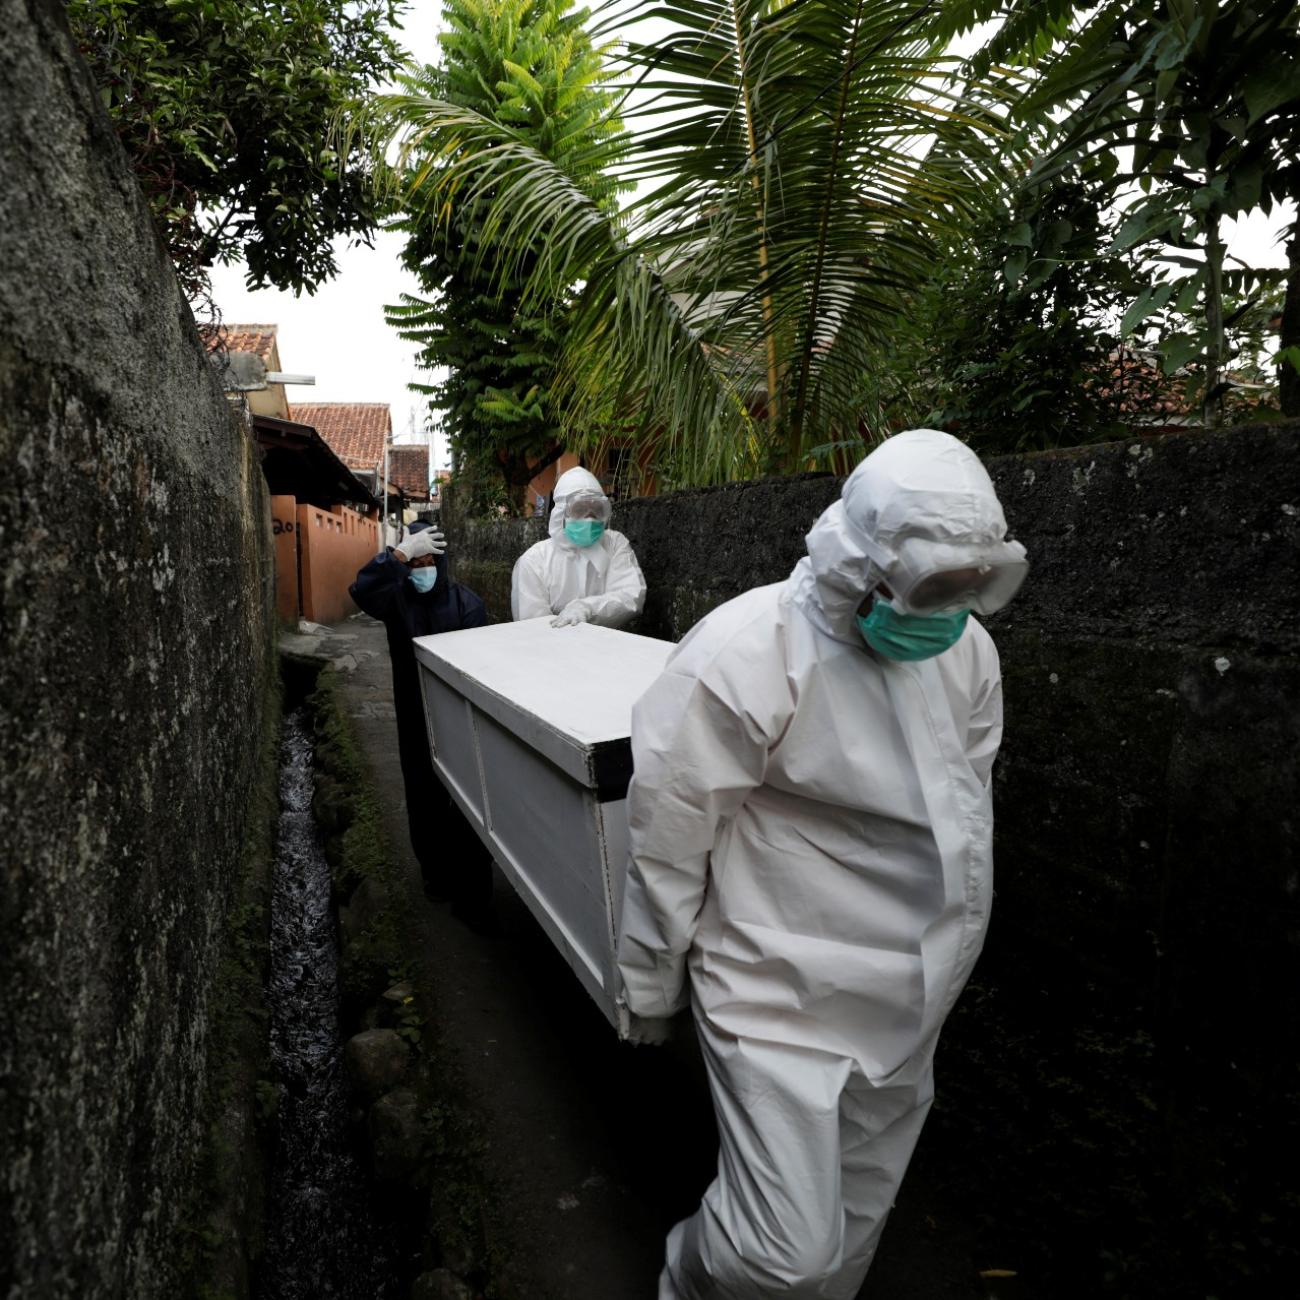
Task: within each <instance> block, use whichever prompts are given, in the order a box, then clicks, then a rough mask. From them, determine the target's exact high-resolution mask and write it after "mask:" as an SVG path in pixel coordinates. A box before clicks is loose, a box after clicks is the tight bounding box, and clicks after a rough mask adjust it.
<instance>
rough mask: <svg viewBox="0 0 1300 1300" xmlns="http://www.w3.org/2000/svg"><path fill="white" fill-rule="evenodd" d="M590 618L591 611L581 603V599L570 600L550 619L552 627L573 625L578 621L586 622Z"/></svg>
mask: <svg viewBox="0 0 1300 1300" xmlns="http://www.w3.org/2000/svg"><path fill="white" fill-rule="evenodd" d="M590 619H591V611H590V610H589V609H588V608H587V607H586V605H584V604H583V603H582V601H581V600H571V601H569V603H568V604H567V605H565V607H564V608H563V609H562V610H560V612H559V613H558V614H557V615H556V616H555V617H554V618H553V619H551V626H552V627H574V626H576V625H577V624H578V623H586V622H588V621H589V620H590Z"/></svg>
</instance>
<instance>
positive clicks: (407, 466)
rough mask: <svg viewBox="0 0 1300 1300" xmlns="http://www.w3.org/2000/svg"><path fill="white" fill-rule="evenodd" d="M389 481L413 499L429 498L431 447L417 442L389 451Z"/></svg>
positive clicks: (423, 499)
mask: <svg viewBox="0 0 1300 1300" xmlns="http://www.w3.org/2000/svg"><path fill="white" fill-rule="evenodd" d="M388 480H389V482H390V483H391V484H392V485H394V486H395V487H397V488H400V489H401V491H402V492H403V493H404V494H405V495H406V496H407V497H408V498H410V499H412V500H417V499H418V500H420V501H427V500H428V499H429V448H428V447H427V446H426V445H422V444H417V445H415V446H410V447H394V448H393V449H392V450H391V451H390V452H389V453H388Z"/></svg>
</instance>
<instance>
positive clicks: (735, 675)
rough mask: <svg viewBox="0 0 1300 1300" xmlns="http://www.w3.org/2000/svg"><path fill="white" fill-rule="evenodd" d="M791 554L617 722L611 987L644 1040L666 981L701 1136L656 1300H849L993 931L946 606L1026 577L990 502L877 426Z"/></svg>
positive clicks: (964, 697)
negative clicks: (697, 1181)
mask: <svg viewBox="0 0 1300 1300" xmlns="http://www.w3.org/2000/svg"><path fill="white" fill-rule="evenodd" d="M807 547H808V554H807V557H806V558H805V559H802V560H800V562H799V564H798V565H797V566H796V568H795V569H794V572H793V573H792V574H791V576H790V578H789V579H788V580H787V581H786V582H784V583H778V584H775V585H773V586H769V587H760V588H757V589H756V590H754V591H750V592H747V593H746V594H745V595H743V596H740V597H738V598H737V599H735V600H732V601H729V602H728V603H727V604H725V605H722V606H721V607H720V608H718V609H716V610H714V611H713V612H712V613H711V614H709V615H708V616H707V617H706V618H704V619H703V620H702V621H701V622H700V623H699V624H697V626H696V627H695V628H693V629H692V631H691V632H690V633H689V635H688V636H687V637H686V638H685V639H684V640H683V641H682V642H681V644H680V645H679V646H678V647H677V649H676V650H675V651H674V652H673V655H672V656H671V658H670V659H669V660H668V663H667V665H666V667H665V670H664V672H663V674H662V676H661V677H659V678H658V679H657V681H656V682H655V683H654V684H653V685H652V686H651V687H650V689H649V690H648V691H647V692H646V693H645V694H644V695H643V696H642V697H641V699H640V700H639V701H638V702H637V704H636V706H635V708H634V710H633V715H632V752H633V766H634V773H635V775H634V777H633V780H632V785H631V788H630V790H629V793H628V822H629V828H630V832H631V850H630V857H629V870H628V880H627V888H626V893H625V897H624V905H623V913H622V925H621V929H620V935H619V950H618V956H619V969H620V972H621V974H622V979H623V983H624V993H623V996H624V998H625V999H626V1003H627V1006H628V1009H629V1010H630V1011H631V1012H632V1013H633V1014H634V1016H635V1017H636V1018H637V1019H636V1020H634V1021H633V1031H634V1032H633V1035H632V1036H633V1037H634V1038H637V1037H640V1038H642V1039H643V1040H649V1041H654V1039H655V1038H656V1037H657V1035H656V1034H655V1033H654V1028H655V1021H654V1018H662V1017H668V1016H671V1015H672V1014H673V1013H674V1012H676V1011H677V1010H678V1009H679V1008H680V1007H682V1006H683V1005H685V1002H686V1000H687V993H686V986H687V982H688V981H687V975H688V974H689V987H690V991H691V993H692V994H693V997H692V999H691V1001H692V1003H693V1007H694V1012H695V1019H696V1026H697V1030H698V1033H699V1038H700V1042H701V1045H702V1049H703V1054H704V1059H705V1063H706V1066H707V1069H708V1075H709V1081H710V1089H711V1092H712V1096H713V1103H714V1107H715V1109H716V1112H717V1119H718V1129H719V1133H720V1137H721V1152H720V1156H719V1163H718V1174H717V1177H716V1179H715V1180H714V1182H713V1183H712V1184H711V1186H710V1187H709V1189H708V1191H707V1192H706V1193H705V1195H704V1198H703V1201H702V1203H701V1205H700V1208H699V1209H698V1210H697V1211H696V1213H695V1214H694V1215H693V1216H692V1217H691V1218H689V1219H687V1220H686V1221H685V1222H683V1223H679V1224H678V1225H677V1226H676V1227H675V1228H674V1229H673V1230H672V1232H671V1233H670V1235H669V1237H668V1244H667V1263H666V1267H665V1269H664V1272H663V1275H662V1277H661V1279H660V1283H659V1296H660V1300H760V1298H764V1300H765V1298H766V1297H775V1296H781V1297H787V1298H790V1297H799V1298H806V1300H814V1298H816V1300H851V1298H852V1297H854V1296H855V1295H856V1294H857V1292H858V1289H859V1287H860V1285H861V1283H862V1280H863V1278H864V1277H865V1275H866V1272H867V1269H868V1267H869V1265H870V1263H871V1259H872V1255H873V1254H874V1252H875V1249H876V1244H877V1242H878V1241H879V1238H880V1234H881V1231H882V1229H883V1227H884V1222H885V1217H886V1215H887V1214H888V1212H889V1209H890V1206H891V1205H892V1204H893V1200H894V1195H895V1193H896V1191H897V1189H898V1186H899V1183H900V1182H901V1180H902V1178H903V1174H904V1171H905V1170H906V1168H907V1163H908V1160H909V1159H910V1157H911V1154H912V1149H913V1147H914V1145H915V1143H916V1140H917V1136H918V1135H919V1133H920V1130H921V1126H922V1124H923V1122H924V1120H925V1116H926V1113H927V1111H928V1110H929V1107H930V1100H931V1096H932V1087H931V1063H932V1060H933V1056H934V1049H935V1041H936V1038H937V1035H938V1033H939V1028H940V1026H941V1025H942V1024H943V1021H944V1017H945V1016H946V1015H947V1014H948V1011H949V1010H950V1008H951V1007H952V1005H953V1003H954V1001H955V1000H956V998H957V995H958V993H959V992H960V990H961V988H962V985H963V984H964V983H965V981H966V977H967V976H968V975H969V974H970V970H971V967H972V966H973V964H974V962H975V958H976V956H977V955H978V953H979V950H980V947H981V944H982V942H983V937H984V929H985V924H986V922H987V920H988V911H989V901H990V893H991V880H992V856H991V840H992V827H993V822H992V807H991V801H990V794H989V780H990V774H991V771H992V767H993V759H994V755H995V754H996V753H997V749H998V743H999V739H1000V737H1001V732H1002V693H1001V684H1000V676H999V671H998V658H997V652H996V651H995V650H994V647H993V642H992V640H991V638H990V637H989V635H988V633H987V632H986V631H985V630H984V629H983V628H982V627H981V626H980V625H979V624H978V623H977V622H976V621H975V619H973V618H970V617H969V613H970V612H971V611H972V610H974V611H979V612H990V611H992V610H994V609H997V608H999V607H1000V606H1001V605H1003V604H1005V603H1006V601H1008V600H1009V599H1010V598H1011V596H1013V595H1014V594H1015V591H1016V590H1017V589H1018V587H1019V585H1020V583H1021V581H1022V580H1023V578H1024V574H1025V572H1026V561H1025V552H1024V549H1023V547H1021V546H1020V545H1019V543H1017V542H1012V541H1008V540H1007V539H1006V522H1005V520H1004V518H1003V514H1002V508H1001V506H1000V505H999V503H998V499H997V496H996V495H995V493H994V490H993V484H992V482H991V481H990V479H989V477H988V474H987V473H986V472H985V470H984V468H983V466H982V465H981V464H980V462H979V460H978V458H977V457H976V456H975V454H974V453H973V452H972V451H970V450H969V448H967V447H966V446H964V445H963V444H962V443H960V442H958V441H957V440H956V439H954V438H951V437H949V436H948V435H947V434H945V433H938V432H935V431H934V430H929V429H915V430H911V431H909V432H907V433H901V434H898V435H897V436H895V437H893V438H890V439H889V440H888V441H886V442H885V443H883V444H882V445H881V446H880V447H879V448H877V449H876V450H875V451H873V452H872V453H871V455H870V456H868V457H867V458H866V460H864V461H863V462H862V464H860V465H859V466H858V467H857V469H856V470H855V471H854V472H853V473H852V474H851V475H850V476H849V478H848V480H847V481H846V483H845V485H844V489H843V493H842V495H841V498H840V500H839V501H837V502H835V503H834V504H833V505H832V506H831V507H830V508H829V509H828V510H826V511H825V513H824V514H823V515H822V516H821V518H820V519H818V521H817V522H816V524H815V525H814V526H813V528H812V530H811V532H809V533H808V537H807ZM659 1023H660V1024H662V1023H663V1022H662V1020H660V1022H659ZM638 1031H639V1032H638Z"/></svg>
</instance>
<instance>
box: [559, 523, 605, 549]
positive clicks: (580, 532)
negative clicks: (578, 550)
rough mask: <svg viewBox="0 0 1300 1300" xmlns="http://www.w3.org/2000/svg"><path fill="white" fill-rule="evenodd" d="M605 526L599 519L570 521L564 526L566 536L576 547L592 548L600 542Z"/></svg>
mask: <svg viewBox="0 0 1300 1300" xmlns="http://www.w3.org/2000/svg"><path fill="white" fill-rule="evenodd" d="M604 531H605V525H604V524H602V523H601V522H600V520H599V519H569V520H566V521H565V524H564V535H565V537H567V538H568V539H569V541H571V542H572V543H573V544H574V546H590V545H591V544H592V543H593V542H597V541H599V540H600V535H601V533H603V532H604Z"/></svg>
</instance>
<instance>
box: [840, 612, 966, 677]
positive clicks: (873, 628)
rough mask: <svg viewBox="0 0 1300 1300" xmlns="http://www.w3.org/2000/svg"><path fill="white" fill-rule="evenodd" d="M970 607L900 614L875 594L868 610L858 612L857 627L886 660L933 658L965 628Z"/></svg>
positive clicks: (909, 660)
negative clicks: (949, 610)
mask: <svg viewBox="0 0 1300 1300" xmlns="http://www.w3.org/2000/svg"><path fill="white" fill-rule="evenodd" d="M969 617H970V610H968V609H963V610H961V611H960V612H959V613H956V614H925V615H922V614H903V613H900V612H899V611H898V610H896V609H895V608H894V607H893V605H892V604H891V603H890V602H889V601H887V600H885V599H884V598H883V597H880V596H877V597H876V599H875V601H874V602H873V603H872V606H871V612H870V613H869V614H867V615H865V616H863V615H862V614H859V615H858V630H859V631H860V632H861V633H862V636H863V639H864V640H865V641H866V643H867V644H868V645H869V646H870V647H871V648H872V649H873V650H874V651H876V653H877V654H882V655H884V656H885V658H886V659H902V660H905V661H908V662H911V661H915V660H917V659H933V658H934V656H935V655H941V654H943V652H944V651H945V650H947V649H949V648H950V647H951V646H954V645H956V644H957V642H958V641H959V640H960V639H961V634H962V633H963V632H964V631H965V630H966V620H967V619H968V618H969Z"/></svg>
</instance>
